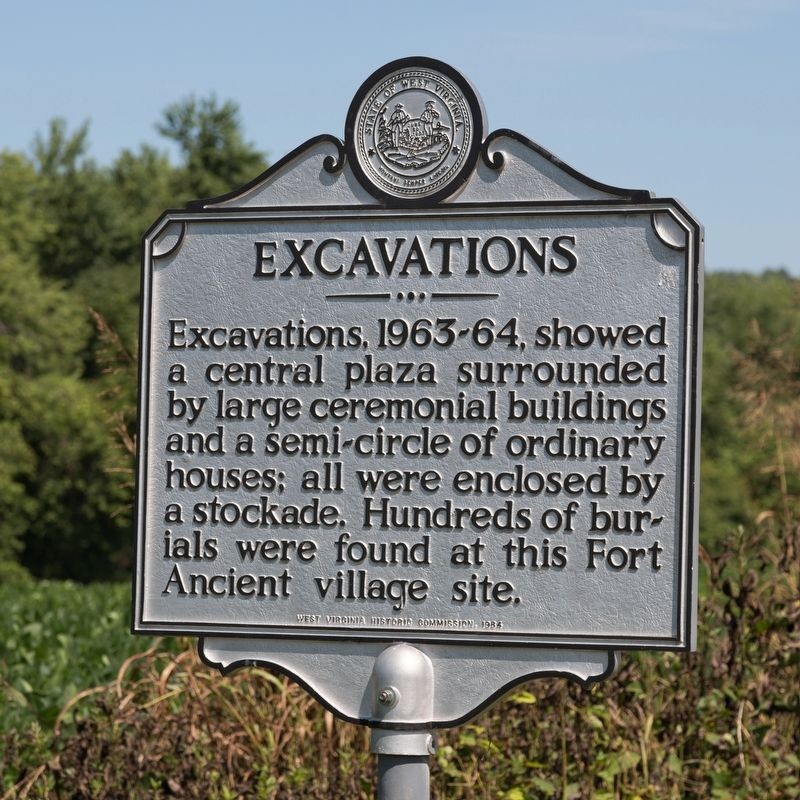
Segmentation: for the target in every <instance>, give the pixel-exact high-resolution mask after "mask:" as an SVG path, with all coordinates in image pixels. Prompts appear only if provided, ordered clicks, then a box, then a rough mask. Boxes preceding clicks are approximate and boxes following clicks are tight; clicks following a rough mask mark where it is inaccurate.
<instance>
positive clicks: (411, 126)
mask: <svg viewBox="0 0 800 800" xmlns="http://www.w3.org/2000/svg"><path fill="white" fill-rule="evenodd" d="M483 130H484V114H483V107H482V105H481V102H480V100H479V99H478V96H477V94H476V93H475V91H474V90H473V88H472V87H471V86H470V84H469V82H468V81H467V80H466V79H465V78H464V77H463V76H462V75H460V74H459V73H458V72H457V71H456V70H454V69H453V68H452V67H450V66H448V65H447V64H444V63H442V62H441V61H435V60H434V59H431V58H422V57H416V58H406V59H401V60H399V61H393V62H391V63H390V64H386V66H384V67H381V68H380V69H379V70H377V71H376V72H374V73H373V74H372V75H370V77H369V78H367V80H366V81H365V82H364V84H363V85H362V86H361V88H360V89H359V90H358V92H357V93H356V96H355V97H354V98H353V102H352V103H351V104H350V109H349V111H348V113H347V124H346V126H345V147H346V148H347V153H348V157H349V159H350V164H351V167H352V169H353V172H354V173H355V175H356V177H357V178H358V180H359V181H360V182H361V184H362V185H363V186H364V188H365V189H366V190H367V191H368V192H370V194H372V195H373V196H374V197H377V198H378V199H379V200H383V201H384V202H386V203H387V205H393V206H420V205H431V204H432V203H436V202H438V201H440V200H443V199H445V198H447V197H450V196H451V195H452V194H454V193H455V192H456V191H457V190H458V189H459V188H460V187H461V186H462V185H463V184H464V182H465V181H466V179H467V177H468V176H469V174H470V172H471V171H472V169H473V168H474V166H475V161H476V160H477V157H478V151H479V149H480V146H481V142H482V140H483Z"/></svg>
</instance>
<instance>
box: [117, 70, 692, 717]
mask: <svg viewBox="0 0 800 800" xmlns="http://www.w3.org/2000/svg"><path fill="white" fill-rule="evenodd" d="M484 127H485V123H484V113H483V110H482V106H481V103H480V101H479V100H478V98H477V95H476V94H475V92H474V90H473V89H472V88H471V86H470V85H469V83H468V82H467V81H465V80H464V78H463V77H462V76H461V75H459V74H458V73H457V72H456V71H455V70H453V69H452V68H451V67H449V66H447V65H445V64H442V63H441V62H437V61H433V60H432V59H424V58H414V59H405V60H403V61H400V62H393V63H392V64H389V65H387V66H386V67H384V68H382V69H380V70H378V71H377V72H376V73H374V74H373V75H372V76H370V78H369V79H368V80H367V81H366V82H365V84H364V85H363V86H362V87H361V89H360V90H359V91H358V92H357V94H356V96H355V98H354V100H353V103H352V105H351V107H350V110H349V113H348V114H347V123H346V136H345V141H344V143H342V142H340V141H339V140H338V139H335V138H334V137H330V136H320V137H317V138H315V139H312V140H311V141H309V142H307V143H306V144H304V145H302V146H301V147H299V148H298V149H297V150H295V151H294V152H293V153H291V154H289V155H288V156H287V157H286V158H284V159H283V160H281V161H280V162H278V163H277V164H275V165H274V166H273V167H271V168H270V169H269V170H268V171H267V172H266V173H264V174H263V175H261V176H260V177H259V178H257V179H256V180H255V181H253V182H252V183H251V184H250V185H248V186H246V187H243V188H242V189H240V190H237V191H235V192H233V193H231V194H230V195H226V196H224V197H220V198H215V199H212V200H208V201H202V202H198V203H195V204H193V205H192V206H190V207H189V208H188V209H186V210H180V211H170V212H167V213H166V214H164V215H163V216H162V217H161V219H160V220H159V221H158V222H157V223H156V224H155V225H154V226H153V228H152V229H151V230H150V232H149V233H148V234H147V236H146V237H145V244H144V265H143V285H142V304H143V316H142V331H141V334H142V335H141V389H140V409H141V412H140V433H139V436H140V439H139V441H140V457H139V468H138V469H139V473H138V481H139V494H138V533H137V574H136V581H135V588H134V623H133V627H134V631H135V632H139V633H167V634H196V635H200V636H203V637H207V638H206V640H205V642H204V645H203V652H204V654H205V657H206V658H207V659H208V660H209V661H210V662H212V663H215V664H216V665H218V666H220V667H221V668H227V667H230V666H231V665H235V664H238V663H243V662H248V663H249V662H252V661H263V662H267V663H271V664H273V665H276V666H277V667H279V668H282V669H284V670H285V671H287V672H289V673H290V674H292V675H293V676H295V677H296V678H298V679H299V680H300V681H301V682H303V683H305V684H306V685H307V686H309V688H311V689H312V691H314V692H315V693H316V694H317V695H318V696H320V697H321V698H322V699H323V700H325V701H326V702H328V704H329V705H330V706H331V707H333V708H334V709H335V710H337V711H338V712H339V713H341V714H342V715H343V716H345V717H347V718H349V719H354V720H356V721H365V720H372V721H374V720H375V719H376V715H377V716H380V714H379V713H378V711H376V710H375V708H374V707H373V706H372V705H370V704H367V705H368V706H369V707H368V708H365V707H364V704H363V701H362V700H363V698H362V695H363V693H364V691H365V688H364V687H365V685H366V683H368V682H369V681H370V680H371V678H370V676H371V675H372V674H373V670H374V668H375V662H376V659H377V658H378V655H379V654H380V653H381V652H383V651H384V650H385V648H386V647H387V645H388V644H390V643H392V642H397V641H402V642H406V643H410V644H413V645H414V647H416V648H418V649H419V650H420V652H421V653H423V654H424V655H425V657H426V658H430V659H431V660H432V664H433V672H434V673H435V677H434V678H432V680H434V681H438V683H437V690H436V692H435V696H436V697H437V698H438V699H437V702H438V703H439V705H438V706H437V708H436V709H434V710H429V711H428V712H425V713H424V714H422V716H421V717H420V718H419V719H417V720H415V722H416V723H417V724H419V723H424V724H426V725H430V724H445V723H447V724H452V722H453V721H454V720H458V719H462V718H464V717H465V716H468V715H469V713H471V712H472V711H474V709H475V708H477V707H479V706H480V705H482V704H484V703H485V702H488V700H489V699H491V697H492V696H494V694H496V693H497V692H499V691H501V690H502V689H503V688H504V687H505V686H507V685H508V684H509V683H512V682H514V681H518V680H521V679H523V678H525V677H528V676H529V675H530V674H531V673H536V672H538V673H547V674H554V673H558V674H562V673H569V674H573V675H576V676H578V677H580V678H582V679H584V680H589V679H592V678H594V679H596V678H598V677H599V676H601V675H603V674H606V673H607V672H608V670H609V669H610V668H611V665H612V663H613V658H612V656H611V652H612V651H613V650H615V649H632V648H655V649H678V650H679V649H689V648H691V647H692V646H693V642H694V635H695V612H694V608H695V581H696V570H695V564H696V551H697V543H696V508H697V505H696V492H697V489H696V487H697V443H698V417H697V406H698V397H699V391H698V389H699V342H700V319H701V317H700V304H701V265H702V241H703V240H702V229H701V227H700V226H699V224H698V223H697V222H696V221H695V220H694V219H693V218H692V217H691V215H689V214H688V213H687V212H686V210H685V209H683V208H682V207H681V205H680V204H679V203H678V202H676V201H675V200H673V199H670V198H656V197H653V196H651V194H650V193H649V192H644V191H638V190H627V189H621V188H617V187H613V186H609V185H606V184H602V183H599V182H597V181H594V180H592V179H589V178H587V177H586V176H584V175H581V174H580V173H578V172H576V171H575V170H573V169H571V168H570V167H568V166H566V165H565V164H564V163H563V162H561V161H560V160H558V159H556V158H555V157H553V156H551V155H550V154H549V153H548V152H547V151H545V150H543V149H542V148H540V147H539V146H538V145H536V144H534V143H533V142H531V141H529V140H528V139H526V138H525V137H522V136H520V135H519V134H516V133H514V132H512V131H508V130H500V131H496V132H495V133H492V134H490V135H488V136H486V137H485V136H484ZM326 659H327V660H326ZM476 662H477V663H481V664H483V665H484V666H487V668H490V669H491V670H493V678H492V680H491V681H490V682H489V684H487V683H486V681H483V680H481V681H478V682H477V683H475V685H474V686H472V688H471V689H469V688H467V689H464V690H463V691H461V692H459V693H453V692H448V691H447V689H446V688H445V684H446V683H452V682H453V681H454V680H455V681H457V682H459V685H460V687H461V688H463V687H464V686H470V685H471V683H470V680H469V679H468V678H467V677H466V673H467V672H468V671H469V669H470V667H469V664H475V663H476ZM322 664H324V665H325V669H326V670H329V671H330V670H332V672H331V673H330V675H329V676H328V677H325V678H323V677H322V676H321V675H320V669H319V667H320V665H322ZM473 671H474V670H473ZM342 673H346V674H347V675H348V676H349V677H351V678H353V677H354V676H355V678H356V679H354V680H352V684H353V685H354V687H355V688H343V686H342V683H343V681H342V680H341V674H342ZM359 676H360V677H359ZM457 695H458V696H457ZM384 712H387V709H384ZM423 717H424V719H423ZM401 721H405V722H411V721H412V720H410V719H408V718H404V720H401Z"/></svg>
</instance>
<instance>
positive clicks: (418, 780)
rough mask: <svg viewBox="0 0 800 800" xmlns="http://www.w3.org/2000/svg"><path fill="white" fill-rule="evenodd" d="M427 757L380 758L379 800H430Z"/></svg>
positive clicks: (429, 773) (429, 776)
mask: <svg viewBox="0 0 800 800" xmlns="http://www.w3.org/2000/svg"><path fill="white" fill-rule="evenodd" d="M430 778H431V772H430V767H429V764H428V757H427V756H386V755H379V756H378V800H429V798H430V796H431V780H430Z"/></svg>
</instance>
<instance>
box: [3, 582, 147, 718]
mask: <svg viewBox="0 0 800 800" xmlns="http://www.w3.org/2000/svg"><path fill="white" fill-rule="evenodd" d="M0 608H2V609H3V613H2V614H0V700H1V701H2V702H0V733H4V732H8V731H10V730H13V729H17V730H23V729H25V728H26V727H27V726H28V725H29V724H30V723H32V722H36V723H38V724H39V725H41V726H43V727H44V728H51V727H52V726H53V724H54V723H55V721H56V719H57V718H58V715H59V713H60V712H61V711H62V709H63V708H64V705H65V704H66V703H67V702H68V701H72V700H73V699H74V698H75V696H76V695H77V694H78V692H79V691H81V690H86V689H90V690H91V688H92V687H95V686H98V685H101V684H105V683H107V682H108V681H109V680H110V679H111V678H112V677H114V676H115V675H116V673H117V670H118V669H119V665H120V663H121V662H122V661H124V660H125V659H126V658H127V657H128V656H129V655H131V654H133V653H135V652H137V651H139V650H141V648H142V645H143V641H142V640H140V639H139V640H137V639H134V638H133V637H132V636H131V635H130V633H129V626H130V622H129V620H130V586H129V585H128V584H110V583H96V584H92V585H91V586H81V585H79V584H75V583H69V582H63V583H59V582H51V581H39V582H36V583H34V582H33V581H28V582H23V583H16V582H15V583H11V582H3V583H2V584H0ZM145 644H146V640H145Z"/></svg>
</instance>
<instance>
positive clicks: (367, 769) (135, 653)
mask: <svg viewBox="0 0 800 800" xmlns="http://www.w3.org/2000/svg"><path fill="white" fill-rule="evenodd" d="M157 130H158V132H159V133H160V134H161V135H162V136H163V137H165V138H166V139H167V140H168V141H172V142H174V143H175V144H176V145H177V147H178V149H179V152H180V156H181V159H180V163H178V164H173V163H171V162H170V160H169V159H168V158H167V157H166V155H164V154H163V153H162V152H161V151H159V150H158V149H157V148H156V147H153V146H150V145H147V146H143V147H141V148H140V149H139V150H138V151H136V152H133V151H128V150H126V151H123V152H121V153H120V154H119V155H118V157H117V158H116V159H115V160H114V161H113V163H111V164H110V165H108V166H99V165H97V164H96V163H95V162H94V161H93V160H92V158H91V157H90V155H89V152H88V146H87V142H88V126H85V125H84V126H82V127H80V128H78V129H77V130H75V131H70V130H68V129H67V127H66V125H65V124H64V123H63V122H62V121H59V120H55V121H54V122H53V123H52V124H51V126H50V128H49V129H48V131H47V132H46V133H45V134H43V135H40V136H38V137H37V138H36V139H35V141H34V143H33V146H32V148H31V150H30V152H29V153H19V152H9V151H4V152H2V153H0V607H2V608H3V610H4V613H3V614H2V615H0V697H2V703H1V704H0V736H1V737H2V741H3V746H2V748H0V752H2V756H0V776H2V784H0V797H2V798H3V800H5V798H11V797H92V798H100V797H108V798H114V797H170V796H175V797H201V796H202V797H219V798H232V797H276V798H277V797H280V798H284V797H287V798H288V797H300V796H302V797H320V798H322V797H326V798H339V797H341V798H345V797H347V798H354V797H368V796H371V792H372V788H371V787H372V785H373V778H372V774H371V770H372V766H371V763H370V757H369V756H368V746H367V740H366V733H365V732H364V731H363V730H361V729H358V728H356V727H354V726H350V725H346V724H344V723H340V722H338V721H336V720H334V719H333V718H332V717H331V716H330V714H328V713H326V712H324V711H322V710H321V709H320V708H319V707H318V706H317V705H316V704H315V703H314V702H313V701H312V700H310V698H308V697H307V696H306V695H305V694H303V693H302V692H301V691H300V690H298V689H296V688H295V687H293V686H291V685H289V684H288V683H287V682H285V681H283V680H282V679H278V678H276V677H274V676H272V675H270V674H269V673H267V672H264V671H262V670H248V671H245V672H243V673H241V674H240V675H238V676H233V677H230V678H226V679H220V678H219V677H218V676H217V675H215V674H211V673H210V671H209V670H208V669H207V668H206V667H203V666H202V665H199V664H198V662H197V659H196V656H195V655H194V653H193V643H191V642H188V641H180V640H179V641H171V642H148V641H146V640H138V639H137V640H134V639H133V638H132V637H131V636H129V634H128V632H127V631H128V613H129V612H128V597H129V593H128V587H127V584H126V583H124V582H119V581H124V580H126V579H127V578H128V575H129V570H130V566H131V549H130V536H131V534H130V531H131V522H132V520H131V500H132V497H131V495H132V456H133V452H134V449H135V439H134V437H135V432H134V426H133V423H134V416H135V372H136V350H137V342H136V336H137V318H138V291H139V289H138V287H139V267H138V262H139V237H140V235H141V233H142V231H144V230H145V229H146V228H147V227H148V226H149V225H150V224H151V223H152V222H153V221H154V220H155V219H156V217H157V216H158V214H159V213H160V212H161V211H162V210H163V209H164V208H167V207H176V206H180V205H182V204H184V203H185V202H186V201H187V200H189V199H194V198H196V197H200V196H208V195H213V194H217V193H220V192H223V191H226V190H228V189H230V188H231V187H233V186H236V185H238V184H241V183H244V182H245V181H247V180H249V179H250V178H252V177H253V176H254V175H255V174H257V173H258V172H259V171H260V170H261V169H262V168H263V167H264V166H265V161H264V157H263V155H262V154H261V153H259V152H258V151H257V150H256V149H255V148H254V147H253V146H252V145H250V144H249V143H248V142H247V141H246V139H245V137H244V136H243V134H242V131H241V126H240V124H239V120H238V111H237V108H236V106H235V105H234V104H233V103H231V102H219V101H218V100H216V99H215V98H205V99H197V98H189V99H187V100H184V101H182V102H179V103H176V104H174V105H172V106H170V107H169V108H167V109H166V111H165V113H164V116H163V119H162V120H161V122H160V123H159V124H158V125H157ZM798 300H800V297H799V296H798V284H797V282H796V281H795V280H793V279H791V278H790V277H789V276H787V275H786V274H785V273H782V272H769V273H765V274H763V275H761V276H755V275H744V274H724V273H716V274H711V275H709V276H707V282H706V310H705V344H704V378H703V381H704V387H703V388H704V391H703V442H702V471H701V475H702V490H701V497H702V506H701V541H702V547H703V551H702V568H703V573H702V579H703V580H702V583H703V597H702V599H701V622H700V626H701V628H700V637H699V640H700V647H699V651H698V653H697V654H694V655H692V656H689V657H682V656H677V655H670V654H657V655H646V654H640V655H625V656H624V657H623V667H622V670H621V671H620V672H619V673H618V674H617V675H616V676H615V677H614V678H612V679H611V680H609V681H608V682H606V683H605V684H603V685H602V686H597V687H595V688H593V689H591V690H585V689H581V688H580V687H577V686H574V685H568V684H566V683H565V682H563V681H553V680H547V681H539V682H535V683H531V684H530V685H529V686H528V687H526V688H524V689H523V690H519V691H517V692H515V693H514V694H513V695H512V696H511V697H510V698H507V699H506V700H504V701H503V702H502V703H501V704H499V705H498V706H496V707H495V708H494V709H492V710H490V711H488V712H486V713H485V714H483V715H482V716H481V717H479V718H478V719H477V720H476V721H475V722H474V723H473V724H470V725H467V726H463V727H462V728H459V729H457V730H455V731H450V732H446V733H444V734H443V735H442V736H441V738H440V745H439V749H438V754H437V756H436V763H435V769H434V794H435V796H437V797H439V796H441V797H445V796H447V797H464V798H472V797H498V798H506V800H524V798H529V797H531V798H532V797H561V798H568V797H597V798H612V797H613V798H615V797H630V798H634V797H641V798H644V797H648V798H650V797H652V798H663V797H719V798H727V797H742V798H746V797H775V798H786V797H797V796H800V783H799V781H798V775H799V774H800V762H798V757H797V753H798V752H800V694H799V692H800V689H799V688H798V687H800V644H799V643H798V624H800V620H799V619H798V616H799V615H800V592H799V591H798V585H799V584H800V541H799V540H798V536H799V534H798V525H799V524H800V517H799V516H798V508H797V498H798V495H799V493H800V485H799V484H798V477H799V476H800V435H798V434H800V430H799V429H800V362H798V353H800V349H799V348H798V346H799V345H800V324H799V320H798V313H797V308H798ZM107 581H117V582H112V583H108V582H107Z"/></svg>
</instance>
